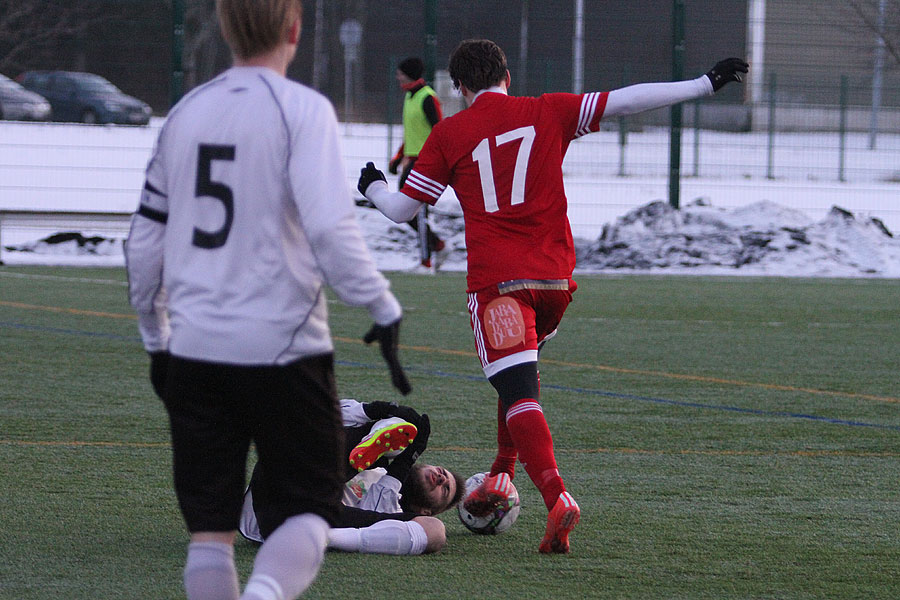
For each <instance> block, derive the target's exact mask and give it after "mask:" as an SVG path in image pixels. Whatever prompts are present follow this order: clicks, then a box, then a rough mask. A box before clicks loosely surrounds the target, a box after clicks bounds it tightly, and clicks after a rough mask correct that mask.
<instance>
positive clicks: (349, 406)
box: [341, 398, 372, 427]
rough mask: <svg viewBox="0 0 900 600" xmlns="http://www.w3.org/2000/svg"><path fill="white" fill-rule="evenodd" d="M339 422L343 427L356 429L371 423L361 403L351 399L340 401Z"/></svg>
mask: <svg viewBox="0 0 900 600" xmlns="http://www.w3.org/2000/svg"><path fill="white" fill-rule="evenodd" d="M341 420H342V421H343V425H344V427H358V426H360V425H366V424H368V423H371V422H372V419H370V418H369V415H367V414H366V411H365V410H364V409H363V405H362V403H361V402H357V401H356V400H354V399H353V398H344V399H343V400H341Z"/></svg>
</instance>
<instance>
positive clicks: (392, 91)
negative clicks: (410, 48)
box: [384, 56, 399, 164]
mask: <svg viewBox="0 0 900 600" xmlns="http://www.w3.org/2000/svg"><path fill="white" fill-rule="evenodd" d="M398 64H399V62H398V61H397V57H396V56H391V58H390V60H389V61H388V76H387V77H388V81H387V98H386V100H387V101H386V102H385V116H384V122H385V123H387V158H386V159H385V161H384V162H385V164H390V162H391V158H393V156H394V151H393V148H394V112H395V111H396V110H397V109H396V107H395V106H394V98H395V97H396V94H397V91H396V88H395V87H394V84H395V83H396V82H395V81H394V77H395V75H394V74H395V73H396V72H397V65H398Z"/></svg>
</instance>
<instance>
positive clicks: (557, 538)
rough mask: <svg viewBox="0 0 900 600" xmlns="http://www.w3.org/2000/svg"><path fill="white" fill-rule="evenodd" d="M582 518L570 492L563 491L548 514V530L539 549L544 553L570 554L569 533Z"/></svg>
mask: <svg viewBox="0 0 900 600" xmlns="http://www.w3.org/2000/svg"><path fill="white" fill-rule="evenodd" d="M580 519H581V509H579V508H578V503H577V502H575V499H574V498H573V497H572V495H571V494H569V492H563V493H562V494H560V495H559V499H558V500H557V501H556V504H555V505H554V506H553V510H551V511H550V514H549V515H548V516H547V530H546V532H545V533H544V539H542V540H541V545H540V546H539V547H538V550H539V551H540V552H541V553H542V554H568V552H569V533H571V532H572V530H573V529H574V528H575V526H576V525H577V524H578V521H579V520H580Z"/></svg>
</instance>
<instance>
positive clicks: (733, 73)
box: [706, 58, 750, 92]
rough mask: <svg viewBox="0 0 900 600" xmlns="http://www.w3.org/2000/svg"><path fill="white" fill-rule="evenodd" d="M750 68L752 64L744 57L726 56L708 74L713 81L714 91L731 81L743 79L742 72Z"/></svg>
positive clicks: (711, 81)
mask: <svg viewBox="0 0 900 600" xmlns="http://www.w3.org/2000/svg"><path fill="white" fill-rule="evenodd" d="M749 68H750V65H748V64H747V63H746V62H745V61H744V60H743V59H740V58H726V59H725V60H720V61H719V62H717V63H716V66H714V67H713V68H712V69H710V71H709V73H707V74H706V76H707V77H709V81H710V83H712V86H713V91H714V92H718V91H719V90H720V89H721V88H722V86H723V85H725V84H726V83H728V82H729V81H738V82H740V81H743V80H744V79H743V77H742V76H741V73H746V72H747V70H748V69H749Z"/></svg>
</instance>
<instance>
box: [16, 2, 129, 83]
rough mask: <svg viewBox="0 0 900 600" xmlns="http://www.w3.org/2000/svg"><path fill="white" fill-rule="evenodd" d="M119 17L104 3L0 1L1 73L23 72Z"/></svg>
mask: <svg viewBox="0 0 900 600" xmlns="http://www.w3.org/2000/svg"><path fill="white" fill-rule="evenodd" d="M117 16H118V15H117V12H116V11H115V10H111V8H110V5H109V4H108V3H106V2H103V1H100V0H79V1H78V2H71V1H60V0H0V72H6V73H17V72H19V71H22V70H23V69H26V68H28V66H29V65H30V64H34V63H35V62H39V61H40V59H42V58H46V57H51V56H53V55H54V54H53V53H54V50H55V49H56V48H58V47H59V45H60V44H62V43H64V42H67V41H70V40H72V39H77V38H79V37H82V36H85V35H87V33H88V32H89V31H90V29H91V28H92V27H94V26H96V25H97V24H99V23H101V22H104V21H106V20H108V19H113V18H116V17H117Z"/></svg>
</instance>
